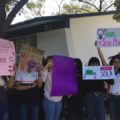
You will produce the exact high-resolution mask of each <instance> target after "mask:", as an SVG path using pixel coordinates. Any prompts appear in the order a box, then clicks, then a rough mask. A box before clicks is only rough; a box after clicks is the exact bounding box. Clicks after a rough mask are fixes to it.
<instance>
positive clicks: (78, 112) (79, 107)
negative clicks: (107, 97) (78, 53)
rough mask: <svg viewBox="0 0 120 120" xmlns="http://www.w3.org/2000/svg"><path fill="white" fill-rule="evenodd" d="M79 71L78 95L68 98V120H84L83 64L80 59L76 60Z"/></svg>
mask: <svg viewBox="0 0 120 120" xmlns="http://www.w3.org/2000/svg"><path fill="white" fill-rule="evenodd" d="M74 61H75V64H76V69H77V73H76V75H77V82H78V93H77V94H76V95H72V96H70V97H69V98H68V116H67V120H83V106H84V102H83V101H84V99H83V98H84V86H83V82H84V81H83V80H82V62H81V60H80V59H79V58H76V59H74Z"/></svg>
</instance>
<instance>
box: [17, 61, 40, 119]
mask: <svg viewBox="0 0 120 120" xmlns="http://www.w3.org/2000/svg"><path fill="white" fill-rule="evenodd" d="M36 67H37V66H36V63H35V62H34V61H32V60H30V61H28V65H27V70H24V71H20V70H18V71H17V73H16V77H15V80H16V89H17V93H18V95H17V102H18V105H19V106H18V111H19V118H18V120H38V118H39V102H40V101H39V89H38V88H40V87H41V85H42V80H41V78H40V76H39V75H38V72H37V71H36Z"/></svg>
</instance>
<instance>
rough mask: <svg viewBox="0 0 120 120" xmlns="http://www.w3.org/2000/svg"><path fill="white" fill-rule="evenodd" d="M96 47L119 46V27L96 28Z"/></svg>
mask: <svg viewBox="0 0 120 120" xmlns="http://www.w3.org/2000/svg"><path fill="white" fill-rule="evenodd" d="M97 45H98V47H119V46H120V28H102V29H98V30H97Z"/></svg>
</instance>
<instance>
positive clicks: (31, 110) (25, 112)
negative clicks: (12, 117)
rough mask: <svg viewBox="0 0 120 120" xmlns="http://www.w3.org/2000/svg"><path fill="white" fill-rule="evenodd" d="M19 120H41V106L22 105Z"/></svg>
mask: <svg viewBox="0 0 120 120" xmlns="http://www.w3.org/2000/svg"><path fill="white" fill-rule="evenodd" d="M18 108H19V110H18V112H19V115H18V116H19V118H18V119H19V120H39V105H27V104H26V105H20V106H19V107H18Z"/></svg>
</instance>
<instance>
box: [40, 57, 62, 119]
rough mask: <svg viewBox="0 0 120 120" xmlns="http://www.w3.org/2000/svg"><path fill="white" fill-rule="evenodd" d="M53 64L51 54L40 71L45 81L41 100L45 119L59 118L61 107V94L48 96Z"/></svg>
mask: <svg viewBox="0 0 120 120" xmlns="http://www.w3.org/2000/svg"><path fill="white" fill-rule="evenodd" d="M53 64H54V63H53V58H52V56H50V57H48V58H47V65H46V66H45V68H44V71H43V73H42V80H43V81H44V82H45V86H44V100H43V108H44V113H45V120H59V117H60V113H61V109H62V96H50V93H51V87H52V66H53Z"/></svg>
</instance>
